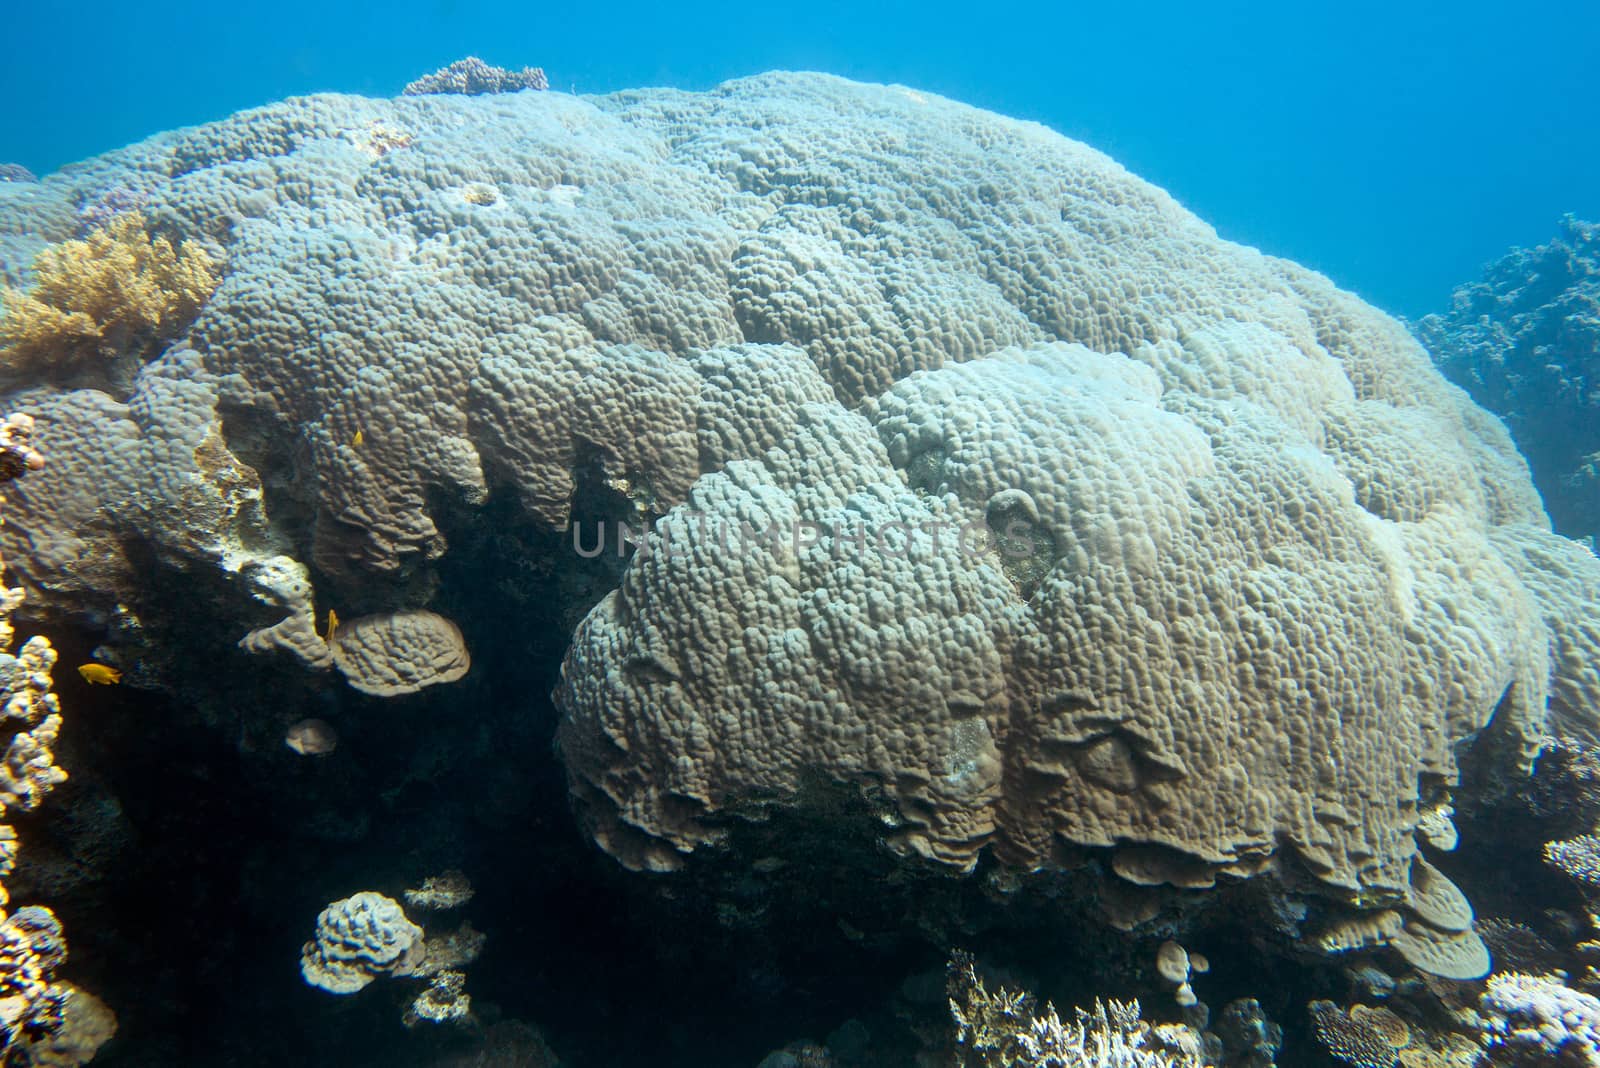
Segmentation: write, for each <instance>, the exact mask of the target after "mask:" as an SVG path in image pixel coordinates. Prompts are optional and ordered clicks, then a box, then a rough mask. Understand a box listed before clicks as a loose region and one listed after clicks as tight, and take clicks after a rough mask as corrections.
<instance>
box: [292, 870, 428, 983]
mask: <svg viewBox="0 0 1600 1068" xmlns="http://www.w3.org/2000/svg"><path fill="white" fill-rule="evenodd" d="M424 954H425V949H424V945H423V939H422V928H420V927H418V926H417V925H416V924H414V923H412V922H411V921H410V920H408V919H407V918H406V914H405V911H404V910H403V909H401V907H400V904H399V902H397V901H395V900H394V899H392V898H388V897H384V896H383V895H382V894H379V893H375V892H374V891H371V890H363V891H361V892H360V893H359V894H355V895H352V896H351V897H347V898H344V899H343V900H341V901H335V902H334V903H333V904H331V905H329V906H328V907H327V908H325V909H323V910H322V914H321V915H319V916H318V917H317V932H316V935H315V937H313V938H312V940H311V941H309V942H307V943H306V944H305V946H304V947H303V948H302V949H301V951H300V974H301V975H302V976H304V977H305V981H306V982H308V983H310V984H311V985H312V986H317V987H321V988H322V989H323V990H327V991H329V992H330V993H334V994H353V993H355V992H356V991H357V990H360V989H361V988H362V987H364V986H366V985H367V984H368V983H370V982H372V981H373V980H374V979H376V978H378V977H379V976H382V975H410V974H411V973H412V972H413V971H414V970H415V969H416V968H417V967H418V966H419V965H421V963H422V961H423V957H424Z"/></svg>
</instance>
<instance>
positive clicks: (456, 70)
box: [404, 56, 550, 96]
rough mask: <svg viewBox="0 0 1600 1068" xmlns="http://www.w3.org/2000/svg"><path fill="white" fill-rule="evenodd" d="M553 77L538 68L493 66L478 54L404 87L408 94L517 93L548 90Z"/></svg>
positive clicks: (474, 94)
mask: <svg viewBox="0 0 1600 1068" xmlns="http://www.w3.org/2000/svg"><path fill="white" fill-rule="evenodd" d="M548 88H550V79H548V78H546V77H545V75H544V71H543V70H541V69H540V68H538V67H523V68H522V69H521V70H517V71H512V70H506V69H505V68H504V67H491V66H489V64H487V63H485V62H484V61H483V60H481V59H479V58H478V57H477V56H468V57H467V58H466V59H458V60H456V61H455V62H454V63H452V64H450V65H449V66H448V67H445V68H443V69H441V70H436V71H434V72H433V73H432V74H429V75H425V76H424V77H421V78H418V79H417V80H416V81H414V82H412V83H411V84H410V85H407V86H406V87H405V89H404V94H405V95H406V96H422V95H425V94H428V93H465V94H467V95H469V96H476V95H478V94H479V93H514V92H516V91H517V90H519V89H548Z"/></svg>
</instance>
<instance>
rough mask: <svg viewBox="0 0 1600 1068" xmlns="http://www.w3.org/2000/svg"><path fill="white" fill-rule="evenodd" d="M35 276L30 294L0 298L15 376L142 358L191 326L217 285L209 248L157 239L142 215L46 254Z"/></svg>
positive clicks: (5, 347)
mask: <svg viewBox="0 0 1600 1068" xmlns="http://www.w3.org/2000/svg"><path fill="white" fill-rule="evenodd" d="M33 276H34V284H33V287H32V289H30V290H28V291H26V292H24V291H22V290H17V289H11V288H9V287H7V288H5V289H4V290H3V291H0V306H3V309H4V315H3V316H0V358H3V361H4V363H5V364H6V365H8V366H10V367H12V368H15V369H38V368H49V367H59V366H63V365H71V364H75V363H78V362H80V361H82V360H85V359H88V358H90V357H93V356H96V355H100V356H112V355H116V354H119V353H123V352H127V351H130V350H140V351H142V350H143V349H144V348H146V347H147V346H149V345H151V344H152V343H154V342H156V341H159V340H162V339H163V338H169V337H171V336H173V334H174V333H175V332H177V331H178V330H179V329H181V328H182V327H183V326H185V325H187V324H188V323H189V322H190V321H192V320H193V318H194V316H195V315H196V314H197V313H198V312H199V310H200V306H201V305H202V304H204V303H205V301H206V299H207V298H208V297H210V296H211V292H212V290H214V289H215V288H216V285H217V278H216V272H215V268H214V266H213V264H212V261H211V257H210V256H208V255H207V254H206V252H205V250H204V249H202V248H201V247H200V246H199V245H197V244H195V243H193V242H180V243H179V244H178V245H176V246H174V245H173V243H172V242H171V241H169V240H167V239H166V238H165V237H151V236H150V234H149V232H148V231H147V230H146V227H145V218H144V216H143V215H142V214H140V213H137V212H130V213H128V214H125V215H118V216H116V217H114V218H112V219H111V220H110V221H109V222H108V223H106V225H105V226H102V227H97V228H96V229H94V230H92V231H90V233H89V235H88V236H87V237H86V238H84V239H83V240H81V241H63V242H62V243H60V244H58V245H53V246H51V247H50V248H47V249H45V250H44V251H43V252H41V253H39V256H38V258H37V259H36V260H35V261H34V264H33Z"/></svg>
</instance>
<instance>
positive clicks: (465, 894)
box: [405, 870, 473, 911]
mask: <svg viewBox="0 0 1600 1068" xmlns="http://www.w3.org/2000/svg"><path fill="white" fill-rule="evenodd" d="M472 893H473V891H472V883H470V882H469V881H468V880H467V877H466V876H465V875H464V874H462V873H461V872H459V871H454V870H452V871H447V872H442V873H440V874H438V875H430V876H428V877H427V878H426V879H424V880H422V885H421V886H419V887H417V888H415V889H413V890H407V891H406V892H405V899H406V904H407V905H411V906H412V907H414V908H419V909H428V910H430V911H444V910H449V909H458V908H460V907H461V906H462V905H465V904H466V903H467V902H469V901H471V900H472Z"/></svg>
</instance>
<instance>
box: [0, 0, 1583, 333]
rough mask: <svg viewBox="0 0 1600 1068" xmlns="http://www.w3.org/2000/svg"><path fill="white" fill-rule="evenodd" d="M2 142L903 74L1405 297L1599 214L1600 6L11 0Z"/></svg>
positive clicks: (11, 153)
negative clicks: (268, 114)
mask: <svg viewBox="0 0 1600 1068" xmlns="http://www.w3.org/2000/svg"><path fill="white" fill-rule="evenodd" d="M6 7H7V9H8V10H7V12H6V13H5V15H4V17H3V19H0V23H3V31H0V35H3V41H4V43H3V45H0V54H3V56H4V62H3V63H0V98H3V99H4V100H5V101H6V102H7V103H6V106H5V107H4V108H0V162H4V161H11V162H19V163H22V164H24V165H26V166H28V167H30V168H32V169H33V170H35V171H38V172H41V173H42V172H44V171H48V170H50V169H53V168H55V167H57V166H60V165H62V164H64V163H68V162H71V161H73V160H76V159H80V158H83V157H86V156H90V155H93V154H95V153H98V152H102V151H105V150H107V149H111V148H115V147H117V146H118V145H121V144H124V143H127V142H129V141H133V140H138V139H140V138H142V137H145V136H148V135H149V134H152V133H155V132H157V131H159V130H163V129H167V128H170V127H174V126H180V125H188V124H192V123H197V122H204V121H206V120H210V119H216V118H221V117H222V116H224V115H227V114H229V113H230V112H232V111H235V110H237V109H240V108H246V107H250V106H253V105H257V104H264V103H267V102H269V101H272V100H275V99H279V98H281V97H284V96H288V95H292V94H299V93H309V92H315V91H321V90H339V91H345V92H355V93H367V94H374V95H392V94H394V93H397V92H399V90H400V88H401V87H402V86H403V85H404V84H405V83H406V82H407V81H409V80H410V79H412V78H414V77H416V76H418V75H420V74H423V73H426V72H428V71H431V70H434V69H436V68H438V67H440V66H443V65H444V64H445V63H447V62H449V61H451V60H453V59H456V58H459V57H461V56H463V55H466V54H478V55H480V56H482V57H483V58H484V59H486V60H487V61H489V62H490V63H495V64H499V65H502V66H508V67H519V66H522V65H537V66H543V67H544V68H545V69H546V70H547V71H548V72H549V75H550V79H551V84H552V88H554V89H560V90H565V91H573V90H575V91H577V92H580V93H593V92H604V91H609V90H613V89H622V88H630V87H636V86H645V85H673V86H679V87H683V88H688V89H701V88H706V87H709V86H711V85H714V84H716V83H717V82H719V81H722V80H724V79H727V78H732V77H737V76H740V75H745V74H753V73H757V72H760V71H764V70H769V69H773V68H792V69H814V70H825V71H829V72H832V73H836V74H841V75H845V76H847V77H852V78H857V79H861V80H866V81H887V82H901V83H904V84H907V85H911V86H914V87H917V88H921V89H926V90H932V91H934V92H938V93H942V94H945V95H947V96H951V97H954V98H957V99H960V100H964V101H967V102H970V103H973V104H977V105H980V106H982V107H986V108H990V109H993V110H995V111H1000V112H1004V113H1007V114H1011V115H1015V116H1019V117H1024V118H1029V119H1036V120H1038V121H1040V122H1043V123H1046V124H1048V125H1050V126H1052V127H1054V128H1055V129H1058V130H1060V131H1061V132H1063V133H1065V134H1067V135H1069V136H1071V137H1075V138H1078V139H1080V140H1083V141H1087V142H1089V143H1090V144H1093V145H1095V146H1096V147H1098V148H1100V149H1103V150H1104V151H1106V152H1109V153H1110V154H1111V155H1113V156H1115V157H1116V158H1117V159H1118V160H1120V161H1121V162H1123V163H1124V164H1126V165H1127V166H1128V167H1129V168H1130V169H1132V170H1133V171H1135V172H1136V173H1138V174H1140V175H1142V176H1144V177H1145V178H1148V179H1150V180H1151V181H1154V182H1156V183H1158V184H1160V185H1162V186H1164V187H1165V188H1166V189H1168V190H1169V191H1170V192H1172V193H1173V194H1174V195H1175V196H1177V197H1178V198H1179V199H1180V200H1181V201H1182V202H1183V203H1184V204H1186V205H1187V206H1188V207H1190V208H1191V209H1193V210H1194V211H1195V212H1197V213H1198V214H1199V215H1201V216H1202V217H1204V218H1205V219H1207V220H1208V221H1210V222H1212V223H1213V224H1214V225H1215V226H1216V227H1217V228H1218V230H1219V231H1220V232H1221V233H1222V234H1223V235H1224V236H1226V237H1229V238H1232V239H1235V240H1238V241H1242V242H1245V243H1248V244H1252V245H1256V246H1258V247H1260V248H1262V249H1263V250H1265V251H1268V252H1271V253H1274V254H1277V255H1282V256H1286V257H1289V258H1291V259H1295V260H1298V261H1300V262H1302V263H1305V264H1308V265H1310V266H1312V267H1315V268H1318V269H1319V270H1322V271H1324V272H1326V273H1327V274H1329V275H1330V276H1332V277H1333V278H1334V279H1335V280H1336V281H1337V282H1339V283H1340V284H1342V285H1344V286H1346V287H1349V288H1352V289H1354V290H1356V291H1357V292H1359V293H1361V294H1362V295H1363V296H1365V297H1367V298H1368V299H1369V300H1371V301H1373V302H1374V303H1377V304H1378V305H1380V306H1382V307H1384V308H1386V309H1389V310H1391V311H1395V312H1400V313H1403V314H1406V315H1410V316H1416V315H1420V314H1423V313H1425V312H1427V311H1429V310H1434V309H1437V308H1441V307H1443V306H1446V305H1447V303H1448V298H1449V293H1450V290H1451V288H1452V287H1453V286H1454V285H1456V284H1458V283H1460V282H1463V281H1466V280H1468V279H1470V278H1473V277H1475V276H1476V275H1477V274H1478V271H1479V268H1480V266H1481V265H1482V264H1483V263H1485V262H1486V261H1488V260H1491V259H1494V258H1496V257H1498V256H1499V255H1500V254H1501V253H1502V252H1503V251H1504V250H1505V249H1506V248H1508V247H1510V246H1512V245H1531V244H1537V243H1539V242H1541V241H1544V240H1546V239H1548V238H1549V237H1550V236H1551V235H1552V234H1553V232H1554V228H1555V224H1556V221H1557V220H1558V219H1559V217H1560V216H1561V215H1562V214H1563V213H1566V212H1573V213H1576V214H1578V215H1580V216H1587V217H1590V218H1594V217H1596V216H1600V128H1597V121H1596V118H1595V115H1594V107H1593V102H1594V100H1595V99H1596V98H1600V73H1597V71H1600V4H1596V3H1594V2H1592V0H1588V2H1578V0H1569V2H1539V0H1535V2H1531V3H1518V4H1511V5H1508V4H1504V3H1488V2H1483V0H1471V2H1457V3H1434V2H1421V3H1418V2H1405V0H1400V2H1392V0H1391V2H1384V3H1379V2H1373V0H1357V2H1352V3H1340V4H1316V3H1312V4H1283V3H1207V4H1193V3H1097V4H1085V3H1075V2H1064V3H1041V4H995V3H986V4H970V3H966V4H949V3H935V2H924V3H915V4H911V3H878V4H871V3H868V4H861V5H845V4H830V3H821V2H813V3H808V4H768V3H756V2H743V3H733V2H717V3H690V4H661V3H629V2H617V3H611V4H607V5H594V4H570V5H554V4H534V3H495V2H480V3H468V2H464V0H413V2H404V0H401V2H395V3H390V4H381V5H380V4H360V5H353V4H344V5H341V4H334V3H312V2H308V0H282V2H278V3H273V4H245V5H227V4H218V3H214V2H212V3H203V4H202V3H193V2H174V3H160V4H156V3H146V4H132V5H130V4H127V3H108V2H104V0H93V2H85V3H76V4H71V5H68V4H62V3H56V2H46V3H27V4H21V3H12V4H7V5H6Z"/></svg>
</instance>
